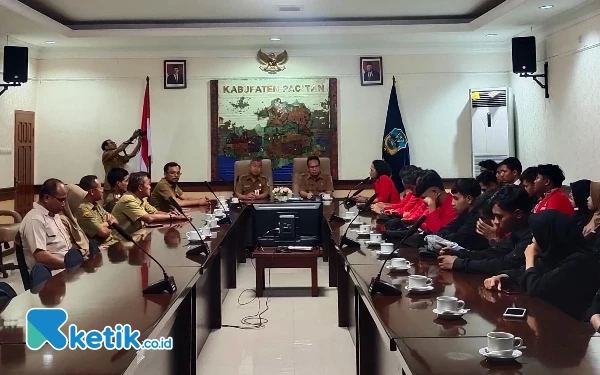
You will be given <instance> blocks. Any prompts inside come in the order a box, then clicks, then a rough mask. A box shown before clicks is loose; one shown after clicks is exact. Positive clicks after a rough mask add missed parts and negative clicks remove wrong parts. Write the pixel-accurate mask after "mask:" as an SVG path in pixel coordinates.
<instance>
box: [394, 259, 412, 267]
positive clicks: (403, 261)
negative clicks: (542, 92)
mask: <svg viewBox="0 0 600 375" xmlns="http://www.w3.org/2000/svg"><path fill="white" fill-rule="evenodd" d="M391 263H392V267H394V268H409V267H410V266H411V263H410V262H409V261H408V260H406V259H404V258H394V259H392V262H391Z"/></svg>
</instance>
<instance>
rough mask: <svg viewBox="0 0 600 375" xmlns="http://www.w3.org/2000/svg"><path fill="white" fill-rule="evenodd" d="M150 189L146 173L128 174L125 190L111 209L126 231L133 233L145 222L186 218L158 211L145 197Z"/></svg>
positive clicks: (144, 224)
mask: <svg viewBox="0 0 600 375" xmlns="http://www.w3.org/2000/svg"><path fill="white" fill-rule="evenodd" d="M150 189H151V186H150V178H149V177H148V173H146V172H136V173H132V174H130V175H129V184H128V185H127V192H126V193H125V194H123V196H122V197H121V199H119V201H118V202H117V204H116V205H115V208H113V210H112V215H113V216H114V218H115V219H116V220H117V222H118V223H119V225H120V226H121V227H123V229H125V230H126V231H127V232H129V233H134V232H135V231H138V230H140V229H142V228H144V227H145V226H146V224H153V223H160V222H168V221H175V220H186V216H184V215H180V214H177V213H170V212H164V211H159V210H157V209H156V208H154V207H153V206H152V205H151V204H150V203H148V201H147V200H146V199H147V198H148V197H149V196H150ZM187 217H188V218H189V216H187ZM190 219H191V218H190Z"/></svg>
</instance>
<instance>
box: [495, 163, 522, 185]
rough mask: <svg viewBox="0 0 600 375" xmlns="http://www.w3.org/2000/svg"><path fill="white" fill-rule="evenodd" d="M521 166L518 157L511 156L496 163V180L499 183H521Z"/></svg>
mask: <svg viewBox="0 0 600 375" xmlns="http://www.w3.org/2000/svg"><path fill="white" fill-rule="evenodd" d="M522 172H523V167H522V166H521V162H520V161H519V159H517V158H515V157H513V156H511V157H509V158H506V159H504V160H503V161H502V162H501V163H500V164H498V182H499V183H501V184H504V185H506V184H513V185H521V173H522Z"/></svg>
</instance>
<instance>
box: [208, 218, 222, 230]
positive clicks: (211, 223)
mask: <svg viewBox="0 0 600 375" xmlns="http://www.w3.org/2000/svg"><path fill="white" fill-rule="evenodd" d="M218 221H219V220H218V219H210V220H206V226H207V227H208V228H216V227H217V225H218Z"/></svg>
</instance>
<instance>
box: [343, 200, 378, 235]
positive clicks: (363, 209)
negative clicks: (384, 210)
mask: <svg viewBox="0 0 600 375" xmlns="http://www.w3.org/2000/svg"><path fill="white" fill-rule="evenodd" d="M376 198H377V193H375V194H373V195H371V196H370V197H369V199H367V202H366V203H365V206H364V207H363V208H361V209H360V210H358V213H359V215H360V213H361V212H363V211H365V210H367V209H369V207H371V204H373V201H374V200H375V199H376ZM359 215H356V216H354V217H353V218H352V220H350V222H349V223H348V228H346V231H345V232H344V235H343V236H342V238H341V239H340V247H341V246H344V245H346V246H348V247H360V244H359V243H358V242H356V241H354V240H351V239H350V238H348V230H349V229H350V226H351V225H352V223H353V222H354V220H356V218H357V217H358V216H359Z"/></svg>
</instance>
